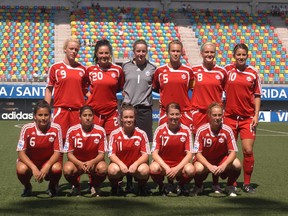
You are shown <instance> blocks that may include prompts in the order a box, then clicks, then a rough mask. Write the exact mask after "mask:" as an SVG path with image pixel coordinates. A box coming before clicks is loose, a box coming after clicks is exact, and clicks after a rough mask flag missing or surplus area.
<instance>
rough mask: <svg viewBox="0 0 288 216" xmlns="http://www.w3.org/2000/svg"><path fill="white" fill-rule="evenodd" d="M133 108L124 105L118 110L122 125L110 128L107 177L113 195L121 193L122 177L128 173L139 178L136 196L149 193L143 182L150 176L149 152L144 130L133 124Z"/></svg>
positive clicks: (134, 111) (134, 112) (136, 178)
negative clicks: (111, 129)
mask: <svg viewBox="0 0 288 216" xmlns="http://www.w3.org/2000/svg"><path fill="white" fill-rule="evenodd" d="M135 120H136V110H135V108H134V107H133V106H132V105H130V104H127V105H123V107H122V110H121V113H120V125H121V127H120V128H118V129H116V130H114V131H112V133H111V135H110V139H109V158H110V160H111V164H110V165H109V167H108V177H109V180H110V182H111V186H112V191H111V192H112V195H120V194H121V192H122V189H121V185H120V183H121V180H122V178H123V176H125V175H127V174H130V175H132V176H134V178H135V180H136V181H138V195H141V196H145V195H148V193H149V192H148V191H147V189H146V187H145V186H146V183H147V181H148V178H149V166H148V164H147V163H148V155H149V154H150V147H149V140H148V137H147V135H146V133H145V132H144V131H142V130H140V129H139V128H138V127H136V126H135Z"/></svg>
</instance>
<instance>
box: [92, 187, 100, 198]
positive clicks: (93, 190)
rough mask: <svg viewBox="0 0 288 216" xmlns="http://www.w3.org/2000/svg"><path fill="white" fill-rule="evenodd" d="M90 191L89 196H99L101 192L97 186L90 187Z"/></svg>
mask: <svg viewBox="0 0 288 216" xmlns="http://www.w3.org/2000/svg"><path fill="white" fill-rule="evenodd" d="M90 193H91V197H100V193H101V192H100V189H99V188H95V187H91V189H90Z"/></svg>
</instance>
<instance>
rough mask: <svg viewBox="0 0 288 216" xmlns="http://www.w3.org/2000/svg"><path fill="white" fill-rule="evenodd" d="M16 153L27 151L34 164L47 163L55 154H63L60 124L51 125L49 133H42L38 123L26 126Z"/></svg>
mask: <svg viewBox="0 0 288 216" xmlns="http://www.w3.org/2000/svg"><path fill="white" fill-rule="evenodd" d="M16 151H25V153H26V155H27V156H28V157H29V159H30V160H31V161H32V162H33V163H34V164H36V163H37V164H38V163H45V162H46V161H48V160H49V159H50V157H51V156H52V155H53V154H54V151H59V152H62V134H61V128H60V126H59V125H58V124H55V123H51V125H50V127H49V129H48V131H47V132H46V133H43V132H42V131H40V130H39V129H38V128H37V126H36V123H35V122H33V123H28V124H25V125H24V126H23V127H22V129H21V133H20V138H19V141H18V145H17V149H16Z"/></svg>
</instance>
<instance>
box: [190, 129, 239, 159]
mask: <svg viewBox="0 0 288 216" xmlns="http://www.w3.org/2000/svg"><path fill="white" fill-rule="evenodd" d="M229 151H238V148H237V143H236V141H235V138H234V135H233V131H232V129H231V128H230V127H229V126H227V125H225V124H222V127H221V129H220V131H219V132H218V134H214V133H213V132H212V131H211V127H210V124H209V123H207V124H204V125H202V126H201V127H200V128H199V129H198V130H197V133H196V137H195V143H194V148H193V153H197V152H202V155H203V156H204V157H205V158H206V159H207V160H208V161H209V162H210V163H211V162H213V163H214V162H218V161H221V160H222V159H223V158H224V157H225V156H226V155H228V153H229Z"/></svg>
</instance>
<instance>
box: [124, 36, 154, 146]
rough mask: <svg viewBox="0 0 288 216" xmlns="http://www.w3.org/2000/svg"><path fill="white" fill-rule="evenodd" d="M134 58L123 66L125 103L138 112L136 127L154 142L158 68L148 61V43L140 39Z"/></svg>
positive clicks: (134, 49)
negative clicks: (153, 85) (155, 77)
mask: <svg viewBox="0 0 288 216" xmlns="http://www.w3.org/2000/svg"><path fill="white" fill-rule="evenodd" d="M133 52H134V58H133V59H132V60H131V61H128V62H126V63H124V64H123V66H122V68H123V72H124V76H125V83H124V87H123V97H124V98H123V103H126V104H128V103H129V104H132V105H133V106H134V107H135V108H136V110H137V119H136V126H137V127H139V128H140V129H141V130H144V131H145V132H146V134H147V135H148V138H149V142H152V139H153V135H152V105H153V99H152V80H153V75H154V72H155V69H156V66H155V65H154V64H152V63H151V62H149V61H148V60H147V59H146V55H147V43H146V41H145V40H142V39H139V40H137V41H135V43H134V44H133Z"/></svg>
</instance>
